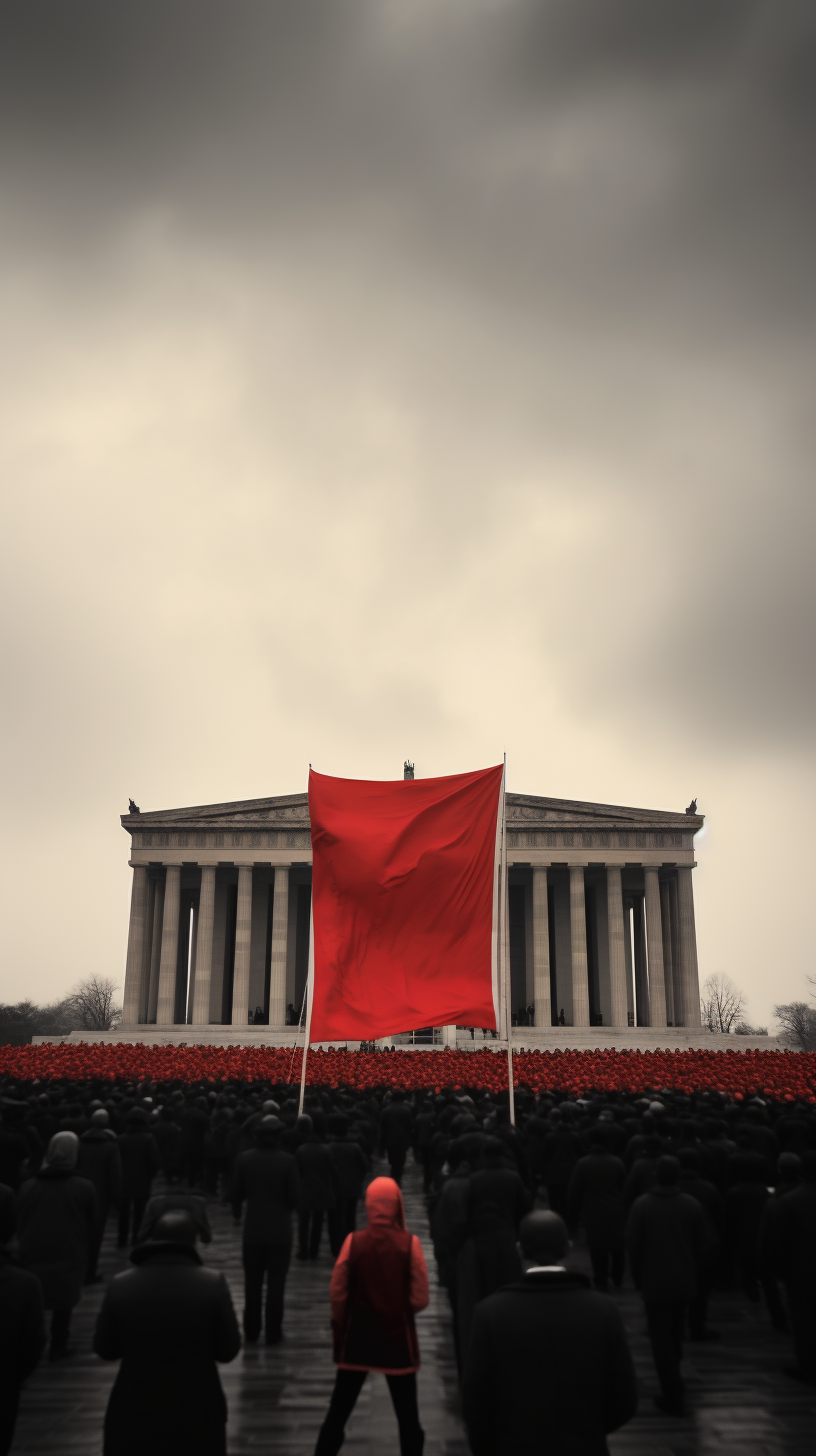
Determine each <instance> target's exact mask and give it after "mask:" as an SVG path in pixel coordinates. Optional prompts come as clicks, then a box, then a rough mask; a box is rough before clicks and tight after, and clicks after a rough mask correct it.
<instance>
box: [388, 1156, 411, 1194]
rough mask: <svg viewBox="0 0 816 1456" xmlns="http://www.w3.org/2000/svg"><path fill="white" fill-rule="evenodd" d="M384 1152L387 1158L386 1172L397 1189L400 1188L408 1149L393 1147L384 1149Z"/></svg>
mask: <svg viewBox="0 0 816 1456" xmlns="http://www.w3.org/2000/svg"><path fill="white" fill-rule="evenodd" d="M385 1151H386V1154H387V1156H388V1163H389V1168H388V1171H389V1173H390V1174H391V1177H392V1178H393V1180H394V1182H395V1183H396V1185H397V1187H400V1186H401V1184H402V1175H403V1172H404V1171H405V1159H406V1158H407V1156H408V1149H407V1148H403V1147H399V1146H395V1147H393V1148H386V1150H385Z"/></svg>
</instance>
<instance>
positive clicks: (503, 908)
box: [499, 753, 516, 1127]
mask: <svg viewBox="0 0 816 1456" xmlns="http://www.w3.org/2000/svg"><path fill="white" fill-rule="evenodd" d="M506 798H507V754H506V753H505V755H504V772H503V774H502V796H501V865H500V875H499V887H500V888H499V917H500V918H499V946H500V948H501V969H502V976H503V979H504V1024H505V1029H506V1032H507V1087H508V1091H509V1093H510V1123H511V1125H512V1126H513V1127H515V1125H516V1094H515V1089H514V1087H513V1043H512V1038H511V1034H510V1033H511V1029H512V1022H513V1018H512V1012H511V1009H510V1001H511V988H510V956H509V954H508V950H509V939H508V929H509V927H508V925H507V923H506V922H507V809H506Z"/></svg>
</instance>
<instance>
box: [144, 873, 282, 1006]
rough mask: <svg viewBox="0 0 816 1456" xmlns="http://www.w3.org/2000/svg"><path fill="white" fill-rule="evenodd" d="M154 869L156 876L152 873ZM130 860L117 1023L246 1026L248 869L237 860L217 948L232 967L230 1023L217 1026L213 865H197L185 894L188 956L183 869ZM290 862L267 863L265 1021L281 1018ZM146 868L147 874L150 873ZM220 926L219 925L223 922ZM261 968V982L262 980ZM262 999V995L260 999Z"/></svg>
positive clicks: (219, 998)
mask: <svg viewBox="0 0 816 1456" xmlns="http://www.w3.org/2000/svg"><path fill="white" fill-rule="evenodd" d="M157 868H158V870H159V873H158V874H157V873H156V869H157ZM190 868H194V867H191V866H188V865H185V866H182V865H178V864H168V865H166V866H165V867H164V869H163V873H162V868H161V867H156V866H151V867H148V866H147V865H141V864H135V865H134V866H133V888H132V892H131V904H130V925H129V932H128V951H127V966H126V971H125V995H124V1004H123V1007H122V1025H123V1026H135V1025H139V1024H144V1023H155V1025H157V1026H172V1025H177V1024H179V1023H184V1022H189V1023H191V1024H192V1025H193V1026H207V1025H209V1024H211V1023H215V1024H220V1025H223V1024H227V1025H230V1024H231V1025H233V1026H246V1025H248V1023H249V1022H250V1020H251V1019H252V1010H253V1007H252V1005H251V1002H250V964H251V952H252V928H253V869H254V866H253V865H251V864H249V865H238V867H237V873H238V886H237V900H236V909H235V927H234V939H233V941H232V943H231V944H227V945H226V946H223V943H222V946H221V948H222V949H224V950H225V951H226V953H227V956H228V958H229V960H230V962H231V967H232V991H231V1006H230V1008H229V1009H230V1012H231V1014H230V1017H229V1020H228V1021H227V1022H226V1023H224V1021H223V1020H222V1012H223V1009H224V1008H223V985H222V982H223V974H224V968H223V967H216V966H215V963H214V958H215V953H216V935H215V931H216V877H217V872H218V866H217V865H215V864H203V865H201V866H200V885H199V887H198V891H197V893H196V892H195V891H193V892H192V894H191V895H190V907H189V908H190V910H191V911H192V938H191V939H192V943H191V945H190V947H189V953H187V946H186V944H185V941H184V938H183V934H182V932H183V929H184V927H183V924H182V870H183V869H185V870H187V869H190ZM290 868H291V867H290V866H289V865H275V866H274V882H273V883H274V888H273V899H272V913H271V944H270V946H269V948H268V962H269V963H268V977H269V984H268V1003H267V1004H268V1020H269V1025H270V1026H284V1025H285V1023H286V989H287V981H286V976H287V947H288V939H289V871H290ZM150 869H152V870H153V874H152V875H151V874H150ZM222 929H223V927H222ZM266 969H267V968H266V966H265V967H264V981H265V979H266ZM265 999H266V997H265Z"/></svg>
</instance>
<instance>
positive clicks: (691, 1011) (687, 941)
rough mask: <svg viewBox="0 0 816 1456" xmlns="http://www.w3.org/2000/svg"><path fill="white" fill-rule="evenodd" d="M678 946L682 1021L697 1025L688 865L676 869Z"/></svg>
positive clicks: (697, 994)
mask: <svg viewBox="0 0 816 1456" xmlns="http://www.w3.org/2000/svg"><path fill="white" fill-rule="evenodd" d="M677 941H678V945H677V949H678V957H677V958H678V961H679V962H680V965H679V971H680V984H681V987H682V995H683V1025H684V1026H695V1027H699V1025H700V1020H701V1018H700V986H699V981H698V976H697V931H696V929H695V925H694V891H693V889H692V885H691V868H690V867H689V866H685V865H683V866H681V867H680V869H678V871H677Z"/></svg>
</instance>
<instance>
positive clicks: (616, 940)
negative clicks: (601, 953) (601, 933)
mask: <svg viewBox="0 0 816 1456" xmlns="http://www.w3.org/2000/svg"><path fill="white" fill-rule="evenodd" d="M606 918H607V925H608V928H609V991H610V1001H611V1003H612V1025H613V1026H628V1024H629V1019H628V1017H627V1014H626V1013H627V1010H628V998H627V995H626V937H625V933H624V926H623V889H622V884H621V870H620V866H619V865H609V866H608V867H607V871H606Z"/></svg>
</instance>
